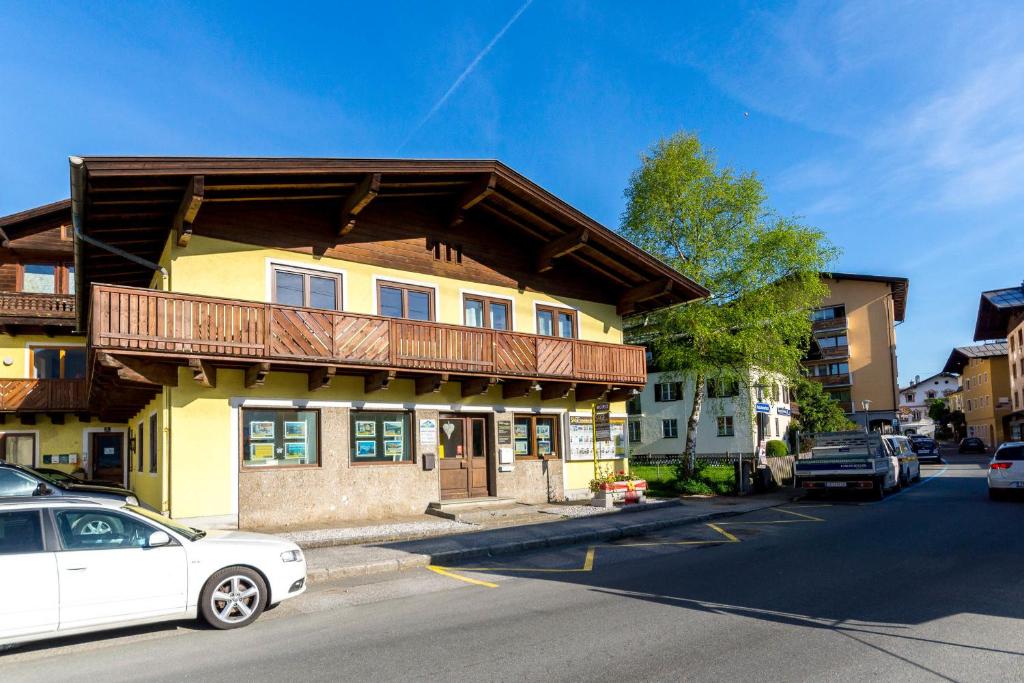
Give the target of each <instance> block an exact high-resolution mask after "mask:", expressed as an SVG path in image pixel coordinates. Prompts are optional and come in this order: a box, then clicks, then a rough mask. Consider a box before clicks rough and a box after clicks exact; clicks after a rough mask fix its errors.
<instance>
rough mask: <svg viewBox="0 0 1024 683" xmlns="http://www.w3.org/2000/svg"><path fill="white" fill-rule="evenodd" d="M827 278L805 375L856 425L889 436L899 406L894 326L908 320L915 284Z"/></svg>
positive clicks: (862, 277)
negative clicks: (911, 289) (909, 293)
mask: <svg viewBox="0 0 1024 683" xmlns="http://www.w3.org/2000/svg"><path fill="white" fill-rule="evenodd" d="M822 279H823V280H824V281H825V283H826V284H827V285H828V288H829V295H828V296H827V297H826V298H825V300H824V301H823V302H822V304H821V306H820V307H819V308H818V309H816V310H815V311H814V312H813V314H812V325H813V335H814V343H813V344H812V345H811V351H810V352H809V353H808V355H807V357H806V358H805V360H804V368H805V373H806V374H807V376H808V377H810V378H812V379H814V380H816V381H818V382H821V383H822V384H823V385H824V387H825V389H826V390H827V392H828V393H829V394H830V395H831V396H832V398H833V399H835V400H836V401H838V402H839V404H840V405H841V406H842V407H843V409H844V410H845V411H846V413H847V415H848V416H849V417H850V418H851V419H852V420H854V421H855V422H857V423H859V424H862V425H865V426H868V427H869V428H871V429H874V430H881V431H890V430H891V429H892V426H893V424H894V422H893V421H894V420H896V418H897V412H896V411H897V409H898V406H899V398H898V396H899V385H898V384H897V364H896V330H895V327H896V324H897V323H900V322H903V320H904V318H905V316H906V308H907V290H908V289H909V286H910V282H909V280H907V279H906V278H901V277H885V276H880V275H853V274H849V273H822Z"/></svg>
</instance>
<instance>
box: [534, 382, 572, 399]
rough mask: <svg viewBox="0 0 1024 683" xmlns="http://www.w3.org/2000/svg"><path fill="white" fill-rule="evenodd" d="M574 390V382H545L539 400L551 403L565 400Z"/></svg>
mask: <svg viewBox="0 0 1024 683" xmlns="http://www.w3.org/2000/svg"><path fill="white" fill-rule="evenodd" d="M574 388H576V384H575V383H574V382H547V383H546V384H544V386H543V387H542V388H541V390H540V399H541V400H542V401H552V400H554V399H559V398H565V397H566V396H568V395H569V392H570V391H572V390H573V389H574Z"/></svg>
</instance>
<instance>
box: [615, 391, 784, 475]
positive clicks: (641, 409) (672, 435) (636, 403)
mask: <svg viewBox="0 0 1024 683" xmlns="http://www.w3.org/2000/svg"><path fill="white" fill-rule="evenodd" d="M758 403H760V404H762V410H765V411H767V412H760V413H759V412H757V404H758ZM692 406H693V381H692V380H686V381H684V380H681V379H680V378H679V377H678V376H677V375H675V374H670V373H663V372H651V373H650V375H649V377H648V382H647V386H645V387H644V388H643V391H641V392H640V394H639V395H638V396H636V397H634V398H633V399H631V400H630V401H629V403H628V404H627V406H626V407H627V412H628V413H629V418H628V420H629V447H630V452H631V453H632V454H634V455H679V454H681V453H683V452H684V451H685V448H686V423H687V420H689V418H690V410H691V408H692ZM790 414H791V413H790V391H789V385H788V383H786V382H785V381H784V380H781V379H779V378H769V377H764V378H761V379H760V380H759V378H758V377H757V376H756V375H752V376H751V381H750V382H749V383H747V384H746V385H744V384H743V383H729V382H720V381H718V382H716V381H715V380H708V383H707V388H706V394H705V397H704V400H703V404H702V409H701V415H700V420H699V421H698V422H697V453H698V455H706V456H711V455H724V454H728V453H732V454H736V453H742V454H751V453H754V452H756V451H757V448H758V445H759V443H760V441H762V440H764V441H768V440H770V439H782V440H785V438H786V433H787V431H788V429H789V422H790Z"/></svg>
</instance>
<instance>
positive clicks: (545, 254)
mask: <svg viewBox="0 0 1024 683" xmlns="http://www.w3.org/2000/svg"><path fill="white" fill-rule="evenodd" d="M588 241H590V231H589V230H587V229H586V228H580V229H579V230H575V231H573V232H570V233H569V234H567V235H563V236H562V237H559V238H558V239H556V240H554V241H552V242H548V243H547V244H545V245H544V246H543V247H541V250H540V254H538V255H537V267H536V270H537V272H538V273H543V272H544V271H546V270H551V269H552V268H554V267H555V264H554V260H555V259H556V258H558V257H559V256H565V255H566V254H571V253H572V252H574V251H576V250H577V249H580V248H581V247H583V246H584V245H585V244H586V243H587V242H588Z"/></svg>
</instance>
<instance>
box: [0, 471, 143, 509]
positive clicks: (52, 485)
mask: <svg viewBox="0 0 1024 683" xmlns="http://www.w3.org/2000/svg"><path fill="white" fill-rule="evenodd" d="M11 496H53V497H56V498H60V497H62V496H74V497H77V498H93V499H96V500H113V501H117V502H119V503H122V504H124V503H127V504H129V505H140V503H139V499H138V498H136V496H135V494H134V493H132V492H131V491H129V490H128V489H126V488H123V487H121V486H116V485H96V484H91V483H86V482H74V481H66V480H64V481H62V480H59V479H56V478H51V477H50V476H49V475H46V474H43V473H41V472H39V471H38V470H34V469H32V468H31V467H24V466H22V465H14V464H12V463H5V462H0V500H3V499H4V498H8V497H11Z"/></svg>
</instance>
